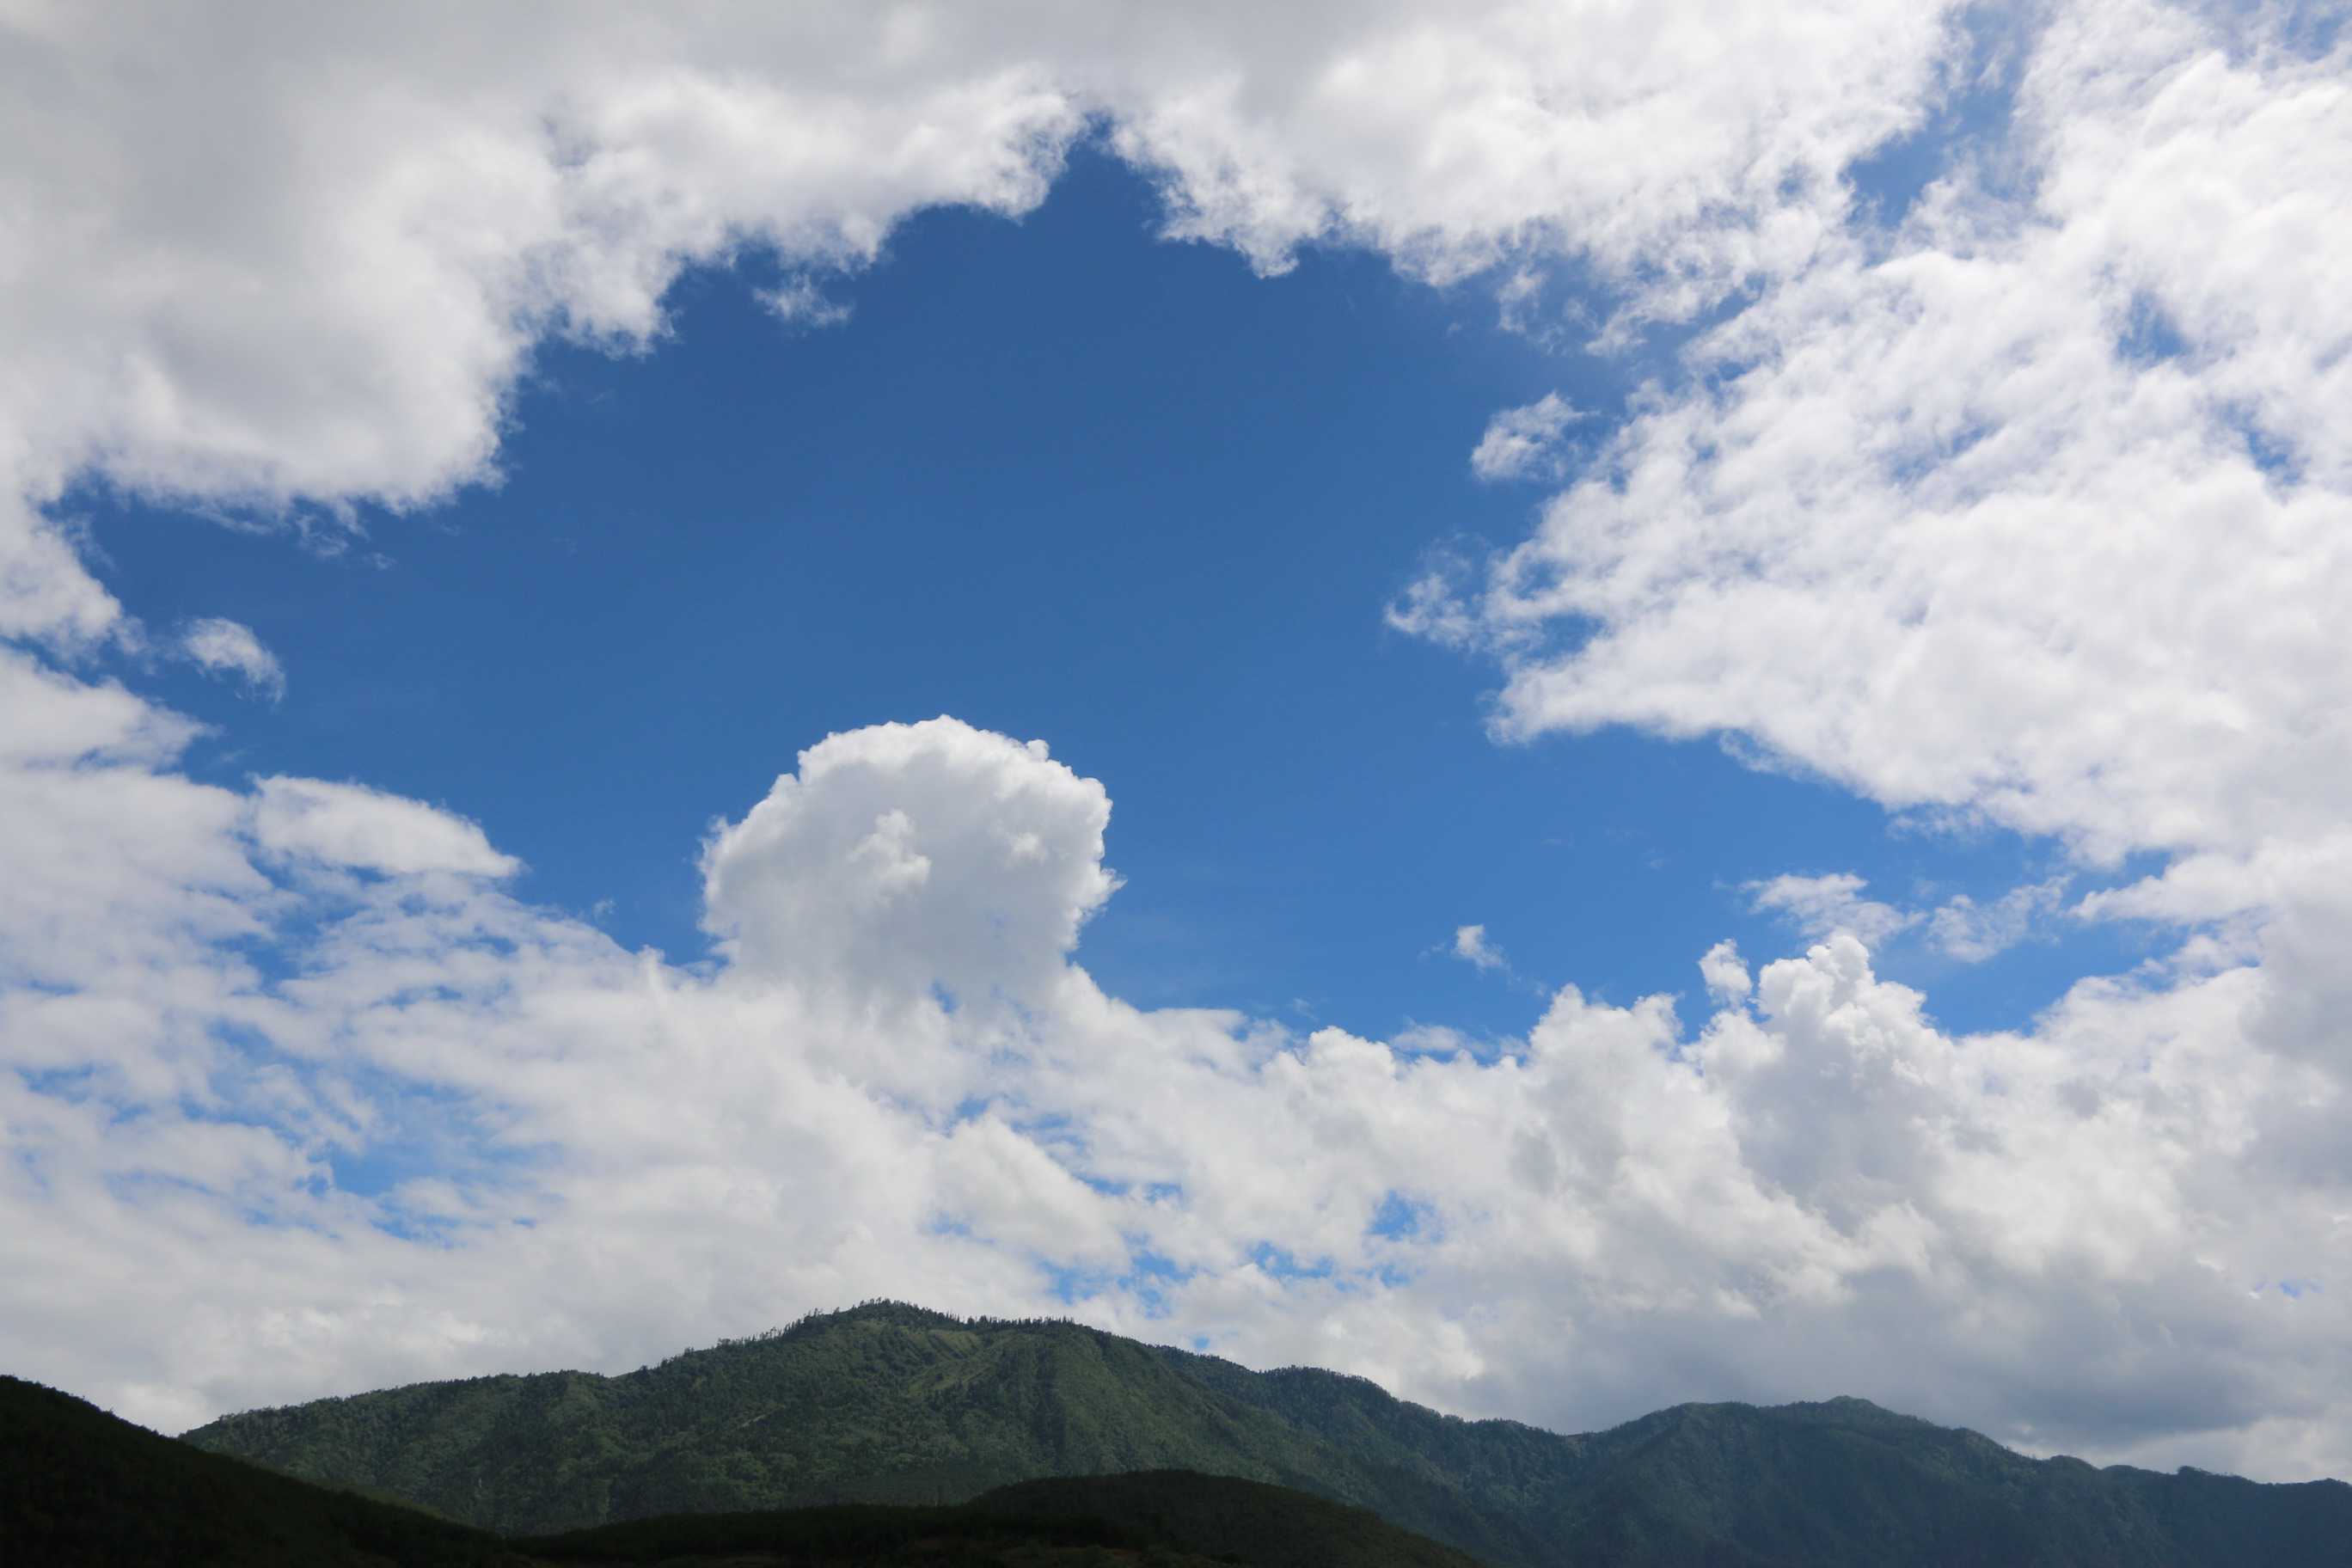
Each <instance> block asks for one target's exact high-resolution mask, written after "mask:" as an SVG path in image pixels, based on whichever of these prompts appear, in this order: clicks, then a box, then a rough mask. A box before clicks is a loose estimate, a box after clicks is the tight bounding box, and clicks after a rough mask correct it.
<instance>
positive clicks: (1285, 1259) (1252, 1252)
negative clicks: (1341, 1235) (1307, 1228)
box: [1247, 1241, 1338, 1285]
mask: <svg viewBox="0 0 2352 1568" xmlns="http://www.w3.org/2000/svg"><path fill="white" fill-rule="evenodd" d="M1247 1256H1248V1258H1249V1260H1250V1261H1251V1262H1252V1263H1254V1264H1255V1265H1256V1266H1257V1268H1258V1269H1259V1271H1260V1272H1262V1273H1264V1274H1265V1275H1266V1276H1267V1277H1268V1278H1270V1279H1276V1280H1279V1281H1280V1282H1281V1283H1283V1284H1285V1285H1287V1284H1289V1283H1291V1282H1292V1281H1293V1280H1297V1279H1332V1278H1333V1277H1334V1276H1335V1275H1336V1274H1337V1273H1338V1268H1337V1266H1336V1265H1334V1264H1333V1262H1332V1261H1331V1259H1329V1258H1316V1259H1314V1260H1313V1261H1311V1262H1307V1263H1302V1262H1300V1261H1299V1260H1298V1258H1297V1256H1296V1255H1295V1254H1293V1253H1292V1252H1291V1251H1290V1250H1289V1248H1287V1247H1276V1246H1275V1245H1274V1244H1273V1243H1271V1242H1265V1241H1262V1242H1259V1243H1258V1244H1257V1245H1256V1246H1255V1247H1251V1248H1250V1249H1249V1252H1248V1254H1247Z"/></svg>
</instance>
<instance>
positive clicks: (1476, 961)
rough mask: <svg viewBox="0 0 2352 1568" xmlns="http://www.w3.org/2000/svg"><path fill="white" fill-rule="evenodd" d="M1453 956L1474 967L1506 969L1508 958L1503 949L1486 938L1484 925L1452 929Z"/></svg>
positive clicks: (1508, 965) (1508, 962)
mask: <svg viewBox="0 0 2352 1568" xmlns="http://www.w3.org/2000/svg"><path fill="white" fill-rule="evenodd" d="M1450 951H1451V952H1453V954H1454V957H1456V958H1458V959H1460V960H1462V961H1463V962H1464V963H1467V964H1469V965H1470V966H1471V967H1473V968H1475V969H1481V970H1486V969H1508V968H1510V966H1511V964H1510V960H1508V959H1507V958H1505V957H1504V956H1503V950H1502V949H1501V948H1499V947H1496V945H1495V944H1494V943H1493V942H1490V941H1488V940H1487V937H1486V927H1485V926H1457V927H1455V928H1454V946H1453V948H1452V949H1451V950H1450Z"/></svg>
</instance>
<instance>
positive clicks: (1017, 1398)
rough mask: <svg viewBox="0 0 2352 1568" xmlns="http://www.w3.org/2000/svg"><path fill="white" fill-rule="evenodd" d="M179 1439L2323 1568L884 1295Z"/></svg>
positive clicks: (1714, 1431) (2301, 1510) (1977, 1479)
mask: <svg viewBox="0 0 2352 1568" xmlns="http://www.w3.org/2000/svg"><path fill="white" fill-rule="evenodd" d="M186 1440H187V1441H188V1442H190V1443H192V1444H194V1445H196V1446H198V1447H205V1448H210V1449H214V1450H216V1451H219V1452H223V1453H235V1454H239V1455H243V1456H245V1457H247V1458H254V1459H257V1460H260V1461H262V1462H264V1463H267V1464H268V1465H271V1466H273V1467H276V1468H279V1469H282V1470H286V1471H289V1472H290V1473H293V1474H296V1475H300V1476H306V1477H310V1478H313V1479H321V1480H340V1481H344V1482H357V1483H362V1484H365V1485H369V1486H373V1487H378V1488H382V1489H384V1490H386V1491H389V1492H392V1493H394V1494H396V1495H398V1496H401V1497H404V1498H409V1499H414V1500H416V1501H418V1502H420V1503H423V1504H425V1505H427V1506H429V1507H431V1508H433V1509H435V1510H438V1511H440V1512H442V1513H446V1514H447V1515H449V1516H450V1517H451V1518H454V1519H460V1520H465V1521H468V1522H470V1523H474V1524H479V1525H485V1526H488V1527H491V1528H495V1529H498V1530H500V1531H509V1532H519V1533H544V1532H549V1531H564V1530H576V1529H580V1528H583V1527H587V1526H592V1525H596V1524H600V1523H604V1522H607V1521H617V1520H628V1519H636V1518H644V1517H646V1516H649V1515H656V1514H667V1513H688V1512H720V1511H727V1510H746V1509H775V1508H789V1507H796V1506H806V1505H811V1504H824V1503H850V1502H902V1503H948V1502H957V1501H961V1500H967V1499H971V1498H973V1497H976V1496H978V1495H979V1494H981V1493H982V1492H984V1491H987V1490H989V1489H992V1488H996V1487H1002V1486H1005V1485H1008V1484H1010V1483H1013V1482H1015V1481H1024V1480H1029V1479H1035V1478H1041V1477H1067V1476H1083V1475H1093V1474H1100V1473H1118V1472H1132V1471H1146V1470H1163V1469H1187V1470H1193V1471H1197V1472H1201V1473H1202V1474H1206V1475H1217V1476H1231V1477H1239V1478H1242V1479H1249V1480H1255V1481H1262V1482H1269V1483H1273V1484H1276V1485H1279V1486H1285V1487H1291V1488H1295V1489H1298V1490H1301V1491H1307V1492H1311V1493H1314V1494H1316V1495H1318V1496H1320V1497H1324V1498H1328V1499H1331V1500H1336V1501H1339V1502H1342V1503H1349V1504H1353V1505H1355V1506H1358V1507H1360V1508H1366V1509H1370V1510H1372V1511H1374V1512H1376V1513H1378V1514H1380V1515H1381V1516H1382V1517H1383V1518H1385V1519H1388V1520H1390V1521H1393V1522H1395V1523H1397V1524H1399V1525H1402V1526H1403V1527H1405V1528H1406V1529H1409V1530H1412V1531H1419V1532H1421V1533H1422V1534H1423V1535H1427V1536H1431V1537H1433V1538H1434V1539H1436V1540H1438V1541H1441V1542H1445V1543H1447V1544H1449V1545H1451V1546H1453V1547H1455V1548H1457V1549H1459V1550H1461V1551H1464V1552H1469V1553H1471V1554H1472V1555H1474V1556H1475V1557H1478V1558H1481V1559H1483V1560H1484V1561H1486V1563H1491V1564H1495V1565H1496V1568H1586V1565H1597V1564H1604V1563H1605V1564H1626V1565H1632V1564H1660V1565H1664V1564H1676V1565H1680V1564H1692V1565H1699V1564H1704V1565H1706V1568H1766V1565H1772V1568H1846V1565H1849V1564H1851V1565H1853V1568H1864V1565H1865V1564H1867V1565H1869V1568H1878V1565H1880V1564H1884V1563H1890V1562H1900V1563H1916V1564H1922V1565H1927V1564H1937V1565H1941V1564H1948V1565H1951V1568H1961V1565H1964V1564H1977V1563H2000V1564H2003V1565H2010V1564H2015V1565H2019V1568H2027V1565H2037V1564H2047V1565H2050V1568H2107V1565H2109V1564H2113V1565H2115V1568H2305V1565H2306V1564H2309V1565H2313V1568H2317V1565H2320V1564H2328V1565H2333V1568H2352V1487H2347V1486H2345V1485H2343V1484H2342V1483H2340V1482H2335V1481H2318V1482H2312V1483H2308V1484H2305V1485H2302V1486H2260V1485H2256V1484H2255V1483H2253V1482H2251V1481H2244V1480H2240V1479H2235V1478H2231V1477H2223V1476H2209V1475H2204V1474H2201V1473H2200V1472H2196V1471H2183V1472H2181V1473H2180V1474H2179V1475H2161V1474H2158V1473H2156V1472H2152V1471H2146V1470H2135V1469H2129V1468H2111V1469H2106V1470H2100V1469H2095V1468H2092V1467H2091V1466H2089V1465H2086V1464H2084V1463H2082V1462H2081V1461H2079V1460H2074V1459H2029V1458H2023V1457H2022V1456H2021V1455H2018V1454H2014V1453H2011V1451H2009V1450H2008V1449H2006V1448H2003V1447H2000V1445H1998V1444H1996V1443H1993V1442H1991V1441H1990V1439H1987V1438H1985V1437H1982V1436H1978V1435H1977V1434H1975V1433H1972V1432H1964V1431H1956V1430H1953V1429H1950V1428H1946V1427H1939V1426H1933V1425H1931V1424H1929V1423H1927V1422H1925V1421H1918V1420H1914V1419H1912V1418H1910V1417H1908V1416H1903V1415H1894V1414H1892V1413H1890V1412H1887V1411H1885V1410H1881V1409H1879V1408H1878V1407H1877V1406H1875V1405H1870V1404H1868V1403H1866V1402H1864V1401H1862V1400H1856V1399H1837V1400H1831V1401H1828V1402H1827V1403H1823V1404H1813V1405H1784V1406H1780V1407H1779V1408H1774V1409H1759V1408H1758V1407H1755V1406H1751V1405H1681V1406H1677V1407H1676V1408H1675V1409H1672V1410H1664V1411H1660V1412H1657V1413H1656V1414H1654V1415H1647V1416H1643V1418H1641V1419H1640V1420H1638V1421H1633V1422H1630V1423H1628V1424H1626V1425H1625V1426H1619V1427H1615V1428H1612V1430H1610V1431H1607V1432H1601V1433H1595V1434H1588V1435H1585V1436H1560V1435H1559V1434H1556V1433H1549V1432H1544V1431H1540V1430H1538V1429H1537V1428H1535V1427H1532V1426H1523V1425H1520V1424H1519V1423H1517V1422H1510V1421H1464V1420H1461V1419H1459V1418H1457V1417H1454V1416H1450V1415H1440V1414H1438V1413H1437V1412H1435V1411H1433V1410H1428V1409H1425V1408H1423V1407H1422V1406H1419V1405H1410V1404H1407V1403H1405V1402H1404V1401H1402V1400H1399V1399H1396V1398H1394V1397H1392V1396H1391V1395H1390V1394H1387V1393H1385V1392H1383V1391H1382V1390H1381V1389H1380V1388H1379V1387H1378V1386H1377V1385H1375V1384H1371V1383H1370V1382H1367V1381H1366V1380H1364V1379H1362V1378H1355V1377H1347V1376H1343V1375H1340V1374H1339V1373H1329V1372H1322V1371H1317V1370H1314V1369H1311V1368H1290V1369H1286V1370H1284V1371H1280V1372H1270V1373H1254V1372H1250V1371H1248V1370H1246V1369H1244V1368H1242V1367H1239V1366H1235V1365H1234V1364H1233V1363H1230V1362H1225V1361H1221V1360H1219V1359H1217V1358H1215V1357H1213V1356H1202V1355H1194V1354H1192V1353H1190V1352H1183V1351H1179V1350H1173V1349H1169V1348H1165V1347H1154V1346H1148V1345H1143V1344H1140V1343H1138V1342H1135V1341H1132V1340H1128V1339H1122V1338H1120V1337H1118V1336H1117V1335H1114V1334H1107V1333H1103V1332H1100V1331H1096V1330H1092V1329H1087V1328H1083V1327H1080V1326H1079V1325H1076V1324H1074V1323H1066V1322H1043V1321H1036V1322H1002V1321H987V1320H982V1321H961V1320H958V1319H954V1318H950V1317H946V1316H943V1315H941V1314H940V1313H936V1312H929V1311H924V1310H920V1309H918V1308H913V1307H906V1306H899V1305H896V1304H890V1303H881V1304H875V1305H869V1306H866V1307H862V1308H859V1309H856V1310H852V1311H847V1312H838V1313H832V1314H828V1315H824V1316H820V1317H813V1318H809V1319H806V1320H803V1321H802V1322H800V1323H797V1324H794V1325H793V1327H792V1328H790V1329H787V1330H784V1331H780V1332H777V1333H774V1334H771V1335H767V1336H763V1337H761V1338H760V1339H756V1340H748V1341H737V1342H730V1343H726V1344H722V1345H720V1346H719V1347H718V1348H716V1349H714V1350H709V1351H699V1352H690V1353H688V1354H686V1355H681V1356H677V1357H673V1358H672V1359H670V1360H669V1361H667V1362H664V1363H661V1364H660V1365H658V1366H654V1367H647V1368H646V1369H644V1370H642V1371H639V1372H635V1373H628V1374H626V1375H625V1376H621V1377H601V1376H596V1375H593V1374H590V1373H544V1374H541V1375H538V1376H531V1377H489V1378H476V1379H472V1380H468V1381H466V1382H459V1383H437V1384H416V1385H415V1386H412V1387H408V1388H400V1389H392V1390H388V1391H385V1392H383V1393H379V1394H360V1395H356V1396H353V1397H351V1398H347V1399H331V1400H320V1401H318V1402H316V1403H313V1404H310V1405H296V1406H291V1407H289V1408H286V1409H279V1410H265V1411H255V1412H250V1413H248V1414H246V1415H234V1416H229V1417H227V1418H226V1419H223V1420H221V1421H216V1422H215V1423H213V1424H212V1425H211V1426H205V1427H203V1428H201V1429H199V1430H198V1431H195V1432H192V1433H189V1434H188V1435H187V1438H186Z"/></svg>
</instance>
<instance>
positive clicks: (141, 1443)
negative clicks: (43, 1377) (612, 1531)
mask: <svg viewBox="0 0 2352 1568" xmlns="http://www.w3.org/2000/svg"><path fill="white" fill-rule="evenodd" d="M0 1563H7V1564H9V1568H131V1565H134V1564H135V1565H137V1568H166V1565H168V1568H387V1564H391V1563H397V1564H401V1565H402V1568H525V1565H524V1563H523V1560H522V1559H521V1558H520V1557H519V1556H517V1555H516V1553H515V1552H513V1550H512V1549H511V1548H509V1546H508V1545H507V1544H506V1542H502V1541H500V1540H499V1538H498V1537H496V1536H494V1535H490V1534H488V1533H486V1532H484V1531H478V1530H470V1529H467V1528H466V1527H465V1526H463V1525H457V1524H452V1523H450V1522H449V1521H446V1520H438V1519H434V1518H431V1517H430V1516H428V1515H425V1514H422V1513H418V1512H416V1511H415V1510H411V1509H405V1508H394V1507H392V1506H390V1505H389V1504H386V1503H382V1502H377V1501H374V1500H370V1499H367V1498H362V1497H356V1496H353V1495H352V1494H351V1493H348V1492H337V1491H330V1490H326V1489H321V1488H319V1487H314V1486H309V1485H306V1484H304V1483H303V1482H301V1481H298V1480H294V1479H290V1478H289V1477H286V1476H279V1475H273V1474H272V1473H270V1472H269V1471H268V1470H265V1469H262V1468H259V1467H257V1466H255V1465H251V1464H247V1463H244V1462H242V1461H239V1460H236V1459H230V1458H222V1457H221V1456H219V1455H216V1454H206V1453H201V1452H199V1451H197V1450H196V1449H194V1448H191V1447H187V1446H186V1445H185V1444H182V1443H175V1442H173V1440H172V1439H171V1438H169V1437H163V1436H157V1435H156V1434H155V1433H152V1432H150V1431H148V1430H146V1429H145V1428H144V1427H142V1426H132V1425H131V1423H130V1422H128V1421H123V1420H120V1419H118V1418H116V1417H115V1416H112V1415H108V1414H107V1413H106V1412H104V1411H102V1410H100V1409H99V1408H97V1407H96V1406H95V1405H88V1404H85V1403H84V1402H82V1401H81V1400H79V1399H76V1398H74V1397H73V1396H72V1395H70V1394H60V1393H58V1391H57V1390H55V1389H53V1388H44V1387H42V1386H41V1385H40V1384H37V1383H26V1382H22V1381H20V1380H19V1379H16V1378H13V1377H0Z"/></svg>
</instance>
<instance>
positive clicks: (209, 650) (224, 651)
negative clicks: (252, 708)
mask: <svg viewBox="0 0 2352 1568" xmlns="http://www.w3.org/2000/svg"><path fill="white" fill-rule="evenodd" d="M178 648H179V651H180V652H181V653H182V654H184V656H186V657H187V658H190V659H193V660H194V662H195V663H196V664H197V665H199V666H201V667H202V668H205V669H207V670H209V671H211V672H213V673H214V674H215V675H234V676H236V677H237V678H238V679H242V680H243V681H244V682H245V685H246V688H247V690H250V691H253V692H256V693H257V694H258V695H261V696H264V697H268V699H269V700H272V701H276V700H278V698H280V697H282V696H284V695H285V694H286V672H285V670H283V669H281V668H278V658H277V656H276V655H275V654H272V653H271V652H270V651H269V650H268V648H266V647H262V646H261V639H260V638H259V637H255V636H254V635H253V628H252V627H251V626H241V625H239V624H238V623H237V622H236V621H226V620H222V619H220V618H218V617H217V616H215V617H211V618H207V619H205V620H199V621H191V622H189V623H188V625H187V626H185V627H184V628H182V630H181V632H180V636H179V641H178Z"/></svg>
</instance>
